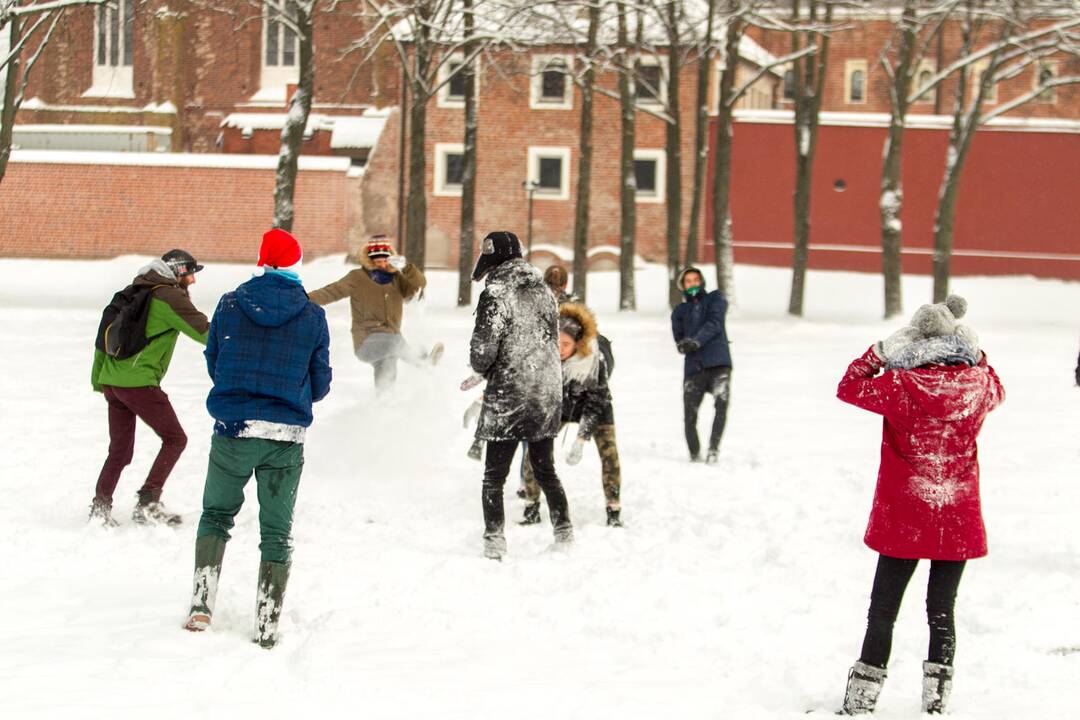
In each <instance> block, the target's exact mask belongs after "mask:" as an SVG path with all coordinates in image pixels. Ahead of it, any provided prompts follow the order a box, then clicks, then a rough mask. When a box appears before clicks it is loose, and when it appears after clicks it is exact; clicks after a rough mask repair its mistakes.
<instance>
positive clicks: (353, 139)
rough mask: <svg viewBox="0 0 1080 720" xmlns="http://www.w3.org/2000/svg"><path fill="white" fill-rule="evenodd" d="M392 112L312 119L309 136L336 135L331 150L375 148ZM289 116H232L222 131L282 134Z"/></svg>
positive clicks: (321, 114) (377, 111)
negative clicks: (273, 131)
mask: <svg viewBox="0 0 1080 720" xmlns="http://www.w3.org/2000/svg"><path fill="white" fill-rule="evenodd" d="M389 116H390V110H389V109H375V108H371V109H368V110H365V111H364V114H363V115H359V116H357V115H326V114H323V113H311V114H310V115H308V122H307V129H306V134H311V133H313V132H316V131H324V132H330V133H332V134H331V136H330V147H331V148H333V149H335V150H344V149H352V148H373V147H375V145H376V143H378V141H379V136H380V135H381V134H382V131H383V127H385V125H386V119H387V118H388V117H389ZM287 118H288V114H287V113H232V114H230V115H228V116H226V117H225V119H224V120H223V121H222V122H221V127H226V128H239V129H240V130H245V131H250V130H280V129H281V128H283V127H284V126H285V121H286V119H287Z"/></svg>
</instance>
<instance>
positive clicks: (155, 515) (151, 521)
mask: <svg viewBox="0 0 1080 720" xmlns="http://www.w3.org/2000/svg"><path fill="white" fill-rule="evenodd" d="M131 519H132V520H133V521H134V522H135V524H136V525H168V526H170V527H176V526H177V525H179V524H180V523H182V522H184V520H183V518H181V517H180V516H179V515H177V514H176V513H172V512H169V511H168V510H166V509H165V505H164V504H163V503H162V502H161V501H160V500H154V501H151V502H146V503H144V502H142V500H140V501H139V503H138V504H137V505H136V506H135V509H134V510H132V511H131Z"/></svg>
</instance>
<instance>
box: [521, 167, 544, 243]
mask: <svg viewBox="0 0 1080 720" xmlns="http://www.w3.org/2000/svg"><path fill="white" fill-rule="evenodd" d="M521 187H523V188H525V192H527V193H528V194H529V221H528V226H527V228H528V229H527V232H526V235H525V244H526V247H527V248H528V250H527V253H526V255H525V259H526V260H528V261H529V262H532V217H533V194H534V193H535V192H536V189H537V188H539V187H540V184H539V183H537V182H536V181H535V180H526V181H525V182H523V183H521Z"/></svg>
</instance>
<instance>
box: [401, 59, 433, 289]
mask: <svg viewBox="0 0 1080 720" xmlns="http://www.w3.org/2000/svg"><path fill="white" fill-rule="evenodd" d="M410 85H411V86H412V97H410V98H409V99H410V101H411V102H412V106H411V107H410V108H409V189H408V197H407V199H406V201H405V228H406V234H405V254H406V255H407V256H408V258H409V260H411V261H412V263H413V264H414V265H416V267H418V268H420V269H421V270H423V269H424V267H425V264H424V259H425V258H424V255H425V252H426V250H427V244H426V242H425V239H426V237H427V183H426V182H425V181H426V178H425V177H424V173H425V172H426V171H427V165H426V161H427V159H426V157H425V155H424V139H425V136H426V130H427V101H428V96H427V91H426V90H425V89H424V87H423V85H421V84H420V82H419V81H417V80H415V79H413V80H410Z"/></svg>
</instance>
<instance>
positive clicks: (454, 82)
mask: <svg viewBox="0 0 1080 720" xmlns="http://www.w3.org/2000/svg"><path fill="white" fill-rule="evenodd" d="M464 63H465V56H464V55H463V54H462V53H454V54H453V55H451V56H450V59H449V60H447V61H446V62H444V63H442V65H440V66H439V72H438V75H437V78H438V80H437V81H438V83H439V84H440V85H442V86H441V87H440V88H439V92H438V93H437V94H436V96H435V104H436V105H438V106H439V107H441V108H463V107H465V83H466V78H465V75H464V74H462V73H461V72H457V71H458V70H459V68H461V66H462V65H463V64H464ZM448 77H449V78H450V81H449V82H447V83H445V84H443V81H445V80H446V78H448ZM477 77H478V73H477V72H473V81H474V82H475V81H476V78H477ZM474 97H475V98H476V99H477V100H479V99H480V94H479V93H476V95H475V96H474Z"/></svg>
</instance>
